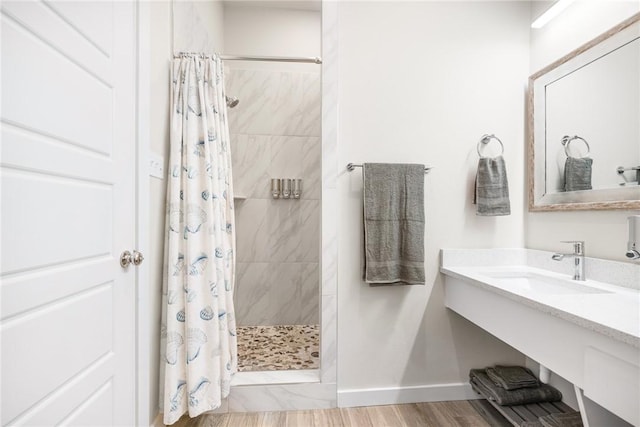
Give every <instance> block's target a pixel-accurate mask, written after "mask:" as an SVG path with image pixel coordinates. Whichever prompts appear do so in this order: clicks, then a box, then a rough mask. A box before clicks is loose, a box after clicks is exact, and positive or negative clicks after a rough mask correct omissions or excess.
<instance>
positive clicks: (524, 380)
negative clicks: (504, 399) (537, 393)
mask: <svg viewBox="0 0 640 427" xmlns="http://www.w3.org/2000/svg"><path fill="white" fill-rule="evenodd" d="M485 372H486V373H487V375H488V376H489V378H491V380H492V381H493V382H494V383H495V384H496V385H498V386H500V387H502V388H504V389H505V390H517V389H519V388H530V387H537V386H539V385H540V382H539V381H538V379H537V378H536V376H535V375H533V372H531V371H530V370H529V369H527V368H524V367H522V366H500V365H498V366H495V367H493V368H487V369H485Z"/></svg>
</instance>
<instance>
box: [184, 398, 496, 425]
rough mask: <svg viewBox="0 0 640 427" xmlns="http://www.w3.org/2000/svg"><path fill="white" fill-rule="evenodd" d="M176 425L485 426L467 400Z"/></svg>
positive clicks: (208, 418)
mask: <svg viewBox="0 0 640 427" xmlns="http://www.w3.org/2000/svg"><path fill="white" fill-rule="evenodd" d="M174 426H176V427H342V426H344V427H402V426H407V427H414V426H415V427H418V426H420V427H422V426H426V427H449V426H452V427H486V426H489V424H487V423H486V422H485V421H484V419H483V418H482V416H481V415H480V414H479V413H478V412H477V411H476V410H475V409H474V408H473V406H471V404H470V403H469V402H468V401H464V400H462V401H455V402H434V403H410V404H405V405H386V406H368V407H361V408H334V409H319V410H309V411H286V412H284V411H283V412H254V413H230V414H212V415H205V416H200V417H197V418H194V419H189V418H188V417H183V418H181V419H180V420H179V421H178V422H177V423H176V424H174Z"/></svg>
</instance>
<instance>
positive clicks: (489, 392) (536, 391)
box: [469, 369, 562, 406]
mask: <svg viewBox="0 0 640 427" xmlns="http://www.w3.org/2000/svg"><path fill="white" fill-rule="evenodd" d="M469 379H470V382H471V383H472V384H473V385H475V386H476V387H477V388H478V390H479V391H480V392H481V393H482V394H483V395H484V396H485V397H486V398H487V399H489V400H491V401H494V402H496V403H497V404H498V405H501V406H514V405H524V404H527V403H540V402H557V401H559V400H562V393H560V392H559V391H558V390H556V389H555V388H553V387H551V386H550V385H548V384H540V386H538V387H535V388H520V389H518V390H511V391H509V390H505V389H503V388H502V387H498V386H497V385H495V384H494V383H493V381H491V379H490V378H489V377H488V376H487V374H486V373H485V371H484V369H472V370H471V371H469Z"/></svg>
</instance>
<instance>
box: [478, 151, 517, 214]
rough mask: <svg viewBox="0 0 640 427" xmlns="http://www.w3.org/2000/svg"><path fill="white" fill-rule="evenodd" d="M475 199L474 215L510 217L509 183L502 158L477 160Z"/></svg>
mask: <svg viewBox="0 0 640 427" xmlns="http://www.w3.org/2000/svg"><path fill="white" fill-rule="evenodd" d="M475 187H476V188H475V197H474V199H473V202H474V203H476V204H477V206H476V215H481V216H499V215H510V214H511V204H510V202H509V182H508V181H507V168H506V166H505V164H504V158H502V156H498V157H494V158H489V157H481V158H480V160H478V172H477V174H476V186H475Z"/></svg>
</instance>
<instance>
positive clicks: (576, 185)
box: [564, 157, 593, 191]
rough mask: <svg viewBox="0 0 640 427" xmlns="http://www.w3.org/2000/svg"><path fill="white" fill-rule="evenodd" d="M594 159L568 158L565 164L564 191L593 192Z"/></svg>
mask: <svg viewBox="0 0 640 427" xmlns="http://www.w3.org/2000/svg"><path fill="white" fill-rule="evenodd" d="M592 165H593V159H591V158H589V157H582V158H576V157H567V160H565V162H564V191H579V190H591V188H592V187H591V171H592Z"/></svg>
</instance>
